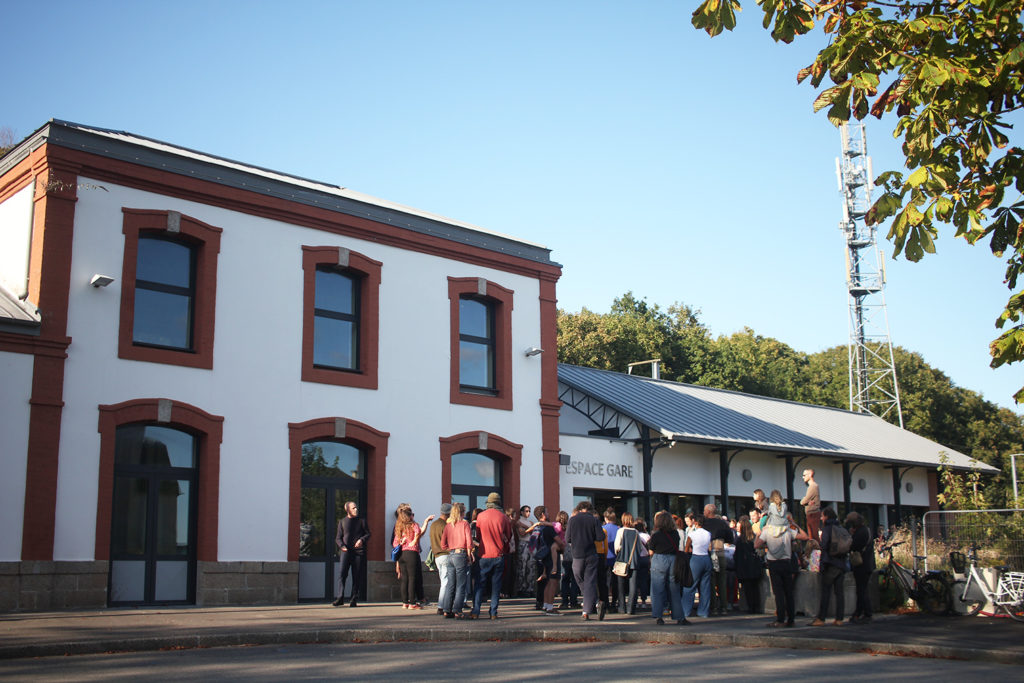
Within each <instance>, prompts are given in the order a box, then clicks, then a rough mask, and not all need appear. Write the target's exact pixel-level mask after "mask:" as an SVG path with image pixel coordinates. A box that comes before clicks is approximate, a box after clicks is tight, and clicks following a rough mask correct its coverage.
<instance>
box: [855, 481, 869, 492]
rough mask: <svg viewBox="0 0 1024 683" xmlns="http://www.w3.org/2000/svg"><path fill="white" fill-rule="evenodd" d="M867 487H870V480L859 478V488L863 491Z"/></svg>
mask: <svg viewBox="0 0 1024 683" xmlns="http://www.w3.org/2000/svg"><path fill="white" fill-rule="evenodd" d="M867 487H868V482H867V481H865V480H864V479H858V480H857V488H859V489H860V490H861V491H863V490H864V489H866V488H867Z"/></svg>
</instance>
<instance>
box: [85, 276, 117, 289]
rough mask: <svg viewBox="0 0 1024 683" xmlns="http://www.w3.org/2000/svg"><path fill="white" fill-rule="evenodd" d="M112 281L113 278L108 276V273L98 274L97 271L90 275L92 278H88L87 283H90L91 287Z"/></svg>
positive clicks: (103, 285)
mask: <svg viewBox="0 0 1024 683" xmlns="http://www.w3.org/2000/svg"><path fill="white" fill-rule="evenodd" d="M113 281H114V278H112V277H110V276H109V275H100V274H99V273H96V274H95V275H93V276H92V279H91V280H89V284H90V285H92V286H93V287H106V286H107V285H109V284H110V283H111V282H113Z"/></svg>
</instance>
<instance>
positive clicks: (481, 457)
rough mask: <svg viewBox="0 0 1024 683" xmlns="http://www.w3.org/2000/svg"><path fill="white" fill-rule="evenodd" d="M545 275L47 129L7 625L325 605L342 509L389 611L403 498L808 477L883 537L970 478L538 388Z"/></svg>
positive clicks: (795, 411) (550, 307)
mask: <svg viewBox="0 0 1024 683" xmlns="http://www.w3.org/2000/svg"><path fill="white" fill-rule="evenodd" d="M560 274H561V268H560V266H559V265H558V264H557V263H554V262H553V261H552V260H551V257H550V252H549V251H548V250H547V249H546V248H544V247H542V246H539V245H536V244H531V243H528V242H524V241H522V240H517V239H514V238H511V237H506V236H504V235H499V234H495V233H493V232H489V231H486V230H483V229H481V228H477V227H474V226H471V225H466V224H464V223H459V222H457V221H452V220H449V219H446V218H441V217H438V216H433V215H429V214H426V213H423V212H421V211H417V210H414V209H410V208H407V207H402V206H398V205H396V204H392V203H389V202H385V201H382V200H379V199H375V198H372V197H368V196H365V195H361V194H359V193H356V192H352V191H350V190H346V189H344V188H340V187H335V186H331V185H325V184H322V183H317V182H312V181H309V180H305V179H302V178H298V177H295V176H289V175H284V174H281V173H275V172H271V171H267V170H265V169H261V168H256V167H253V166H248V165H245V164H241V163H238V162H234V161H230V160H227V159H222V158H218V157H214V156H210V155H207V154H202V153H198V152H195V151H192V150H188V149H184V148H181V147H176V146H173V145H169V144H166V143H162V142H157V141H154V140H149V139H146V138H142V137H138V136H134V135H129V134H126V133H120V132H114V131H109V130H103V129H98V128H91V127H87V126H81V125H77V124H72V123H66V122H61V121H51V122H49V123H48V124H46V125H44V126H43V127H42V128H40V129H39V130H37V131H36V132H35V133H33V134H32V135H31V136H30V137H28V138H27V139H26V140H25V141H23V142H22V143H20V144H19V145H18V146H16V147H15V148H14V149H12V150H11V151H9V152H8V153H7V154H6V155H4V156H3V157H2V158H0V520H2V521H3V522H4V523H3V524H2V525H0V611H9V610H32V609H52V608H63V607H98V606H104V605H140V604H200V605H221V604H253V603H289V602H291V603H294V602H296V601H301V600H310V601H323V600H329V599H331V598H332V597H333V582H334V576H335V572H336V570H337V557H336V555H335V554H334V529H335V527H336V522H337V519H338V517H339V516H340V515H341V514H343V512H342V510H343V506H344V503H345V502H346V501H349V500H353V501H356V502H357V503H358V504H359V507H360V509H361V511H362V514H363V516H365V517H366V518H367V521H368V522H369V525H370V529H371V533H372V536H371V539H370V543H369V547H368V557H369V560H370V563H369V564H370V572H369V577H368V580H367V585H366V586H365V587H364V589H365V594H366V596H367V597H368V599H371V600H380V599H388V598H390V597H391V596H392V593H391V589H392V586H393V585H394V571H393V569H392V567H391V564H390V563H389V562H388V561H387V557H388V554H389V553H388V549H389V548H390V545H391V544H390V540H391V539H390V533H391V529H392V525H393V519H394V517H393V511H394V509H395V507H396V506H397V505H398V503H400V502H409V503H411V504H412V506H413V509H414V510H415V511H416V513H417V518H418V519H421V520H422V519H423V518H425V517H426V516H427V515H428V514H432V513H436V511H437V508H438V506H439V504H440V503H441V502H443V501H451V500H459V501H462V502H465V503H466V504H467V505H468V507H469V508H473V507H477V506H479V507H482V504H483V499H484V498H485V497H486V495H487V494H488V493H489V492H491V491H492V490H497V491H499V492H501V494H502V496H503V499H504V504H505V506H511V507H517V506H519V505H520V504H521V503H522V504H529V505H536V504H539V503H541V502H543V503H544V504H545V505H546V506H547V507H548V508H549V509H551V510H557V509H566V510H568V509H571V508H572V506H573V505H574V503H575V501H576V500H578V499H579V498H584V497H586V498H590V499H592V500H594V502H596V503H597V504H598V506H599V507H601V508H604V507H606V506H608V505H612V506H614V507H616V508H617V509H618V510H619V511H620V512H621V511H624V510H627V509H628V510H630V511H631V512H634V513H638V512H639V513H641V514H649V513H650V510H651V509H659V508H666V509H670V510H672V511H674V512H684V511H685V510H686V509H691V508H696V507H699V506H700V505H703V504H704V503H705V502H711V501H719V502H721V503H724V507H725V508H727V509H728V510H729V511H730V513H732V514H736V513H737V512H740V511H743V507H744V505H745V502H739V501H741V500H742V501H749V496H750V493H751V491H752V489H753V488H754V487H760V488H763V489H765V490H766V491H768V490H770V489H771V488H779V489H780V490H782V491H783V492H784V493H785V494H788V497H790V498H791V499H792V498H793V497H794V496H795V497H796V498H797V499H798V498H799V495H797V494H800V495H802V491H799V490H798V491H796V492H794V491H793V487H794V482H795V484H797V485H799V483H800V482H799V470H798V469H797V467H798V466H800V469H803V468H805V467H813V468H814V469H815V470H816V471H817V473H818V474H817V476H818V480H819V482H820V484H821V488H822V495H823V497H824V498H825V499H826V500H828V501H839V500H842V501H843V502H844V505H846V507H853V508H857V509H861V510H863V511H865V512H866V514H867V515H868V517H869V519H871V520H872V521H880V522H883V523H884V522H886V521H887V520H888V519H889V517H890V514H889V510H890V509H892V510H893V511H894V512H895V513H897V514H898V511H899V510H900V509H901V507H902V508H907V507H913V508H919V509H920V508H925V507H928V506H930V505H933V504H934V500H935V497H934V492H935V476H934V469H935V467H936V465H937V464H938V462H939V453H940V451H943V450H945V452H946V453H947V455H948V457H949V458H950V460H951V461H952V464H954V465H955V466H958V467H967V466H969V464H970V463H969V461H968V459H967V458H966V456H963V455H962V454H959V453H955V452H953V451H950V450H948V449H942V447H941V446H939V445H938V444H935V443H932V442H930V441H927V440H925V439H921V438H920V437H916V436H914V435H912V434H909V433H908V432H904V431H903V430H899V429H897V428H895V427H892V426H891V425H888V424H886V423H884V422H882V421H881V420H878V419H876V418H873V417H870V416H863V415H854V414H852V413H847V412H846V411H835V410H832V409H828V408H821V407H817V406H806V405H801V404H793V403H789V402H784V401H775V400H774V399H765V398H760V397H754V396H748V395H744V394H737V393H734V392H720V391H717V390H713V389H707V388H702V387H691V386H687V385H680V384H675V383H671V382H654V381H652V380H644V379H642V378H637V377H630V376H627V375H621V374H618V373H609V372H603V371H598V370H588V369H585V368H576V367H573V366H558V365H557V361H556V354H555V352H556V346H557V343H556V342H557V339H556V337H557V310H556V298H555V285H556V282H557V281H558V278H559V276H560ZM541 349H543V351H540V350H541ZM563 402H564V404H563ZM560 432H561V434H560ZM560 451H561V452H560ZM989 469H990V468H989ZM730 492H732V493H731V494H730ZM730 495H731V496H732V498H730ZM730 501H732V502H730ZM648 508H650V509H648Z"/></svg>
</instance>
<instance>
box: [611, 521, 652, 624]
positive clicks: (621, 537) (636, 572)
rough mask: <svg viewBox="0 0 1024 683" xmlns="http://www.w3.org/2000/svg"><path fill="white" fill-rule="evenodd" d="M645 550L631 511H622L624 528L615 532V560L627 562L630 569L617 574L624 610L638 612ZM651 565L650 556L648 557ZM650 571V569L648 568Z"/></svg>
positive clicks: (648, 563)
mask: <svg viewBox="0 0 1024 683" xmlns="http://www.w3.org/2000/svg"><path fill="white" fill-rule="evenodd" d="M641 550H643V546H642V542H641V541H640V533H639V532H638V531H637V530H636V522H635V520H634V519H633V515H632V514H631V513H629V512H623V513H622V528H621V529H619V533H617V534H615V562H616V563H619V562H625V563H626V567H627V569H628V571H629V574H628V575H627V576H622V575H621V574H620V575H617V576H616V577H615V578H616V579H617V580H618V582H619V599H620V600H622V611H623V612H625V613H626V614H636V596H637V586H638V585H640V581H641V577H640V571H641V565H640V560H641V557H640V551H641ZM647 566H648V568H649V567H650V558H647ZM648 571H649V569H648Z"/></svg>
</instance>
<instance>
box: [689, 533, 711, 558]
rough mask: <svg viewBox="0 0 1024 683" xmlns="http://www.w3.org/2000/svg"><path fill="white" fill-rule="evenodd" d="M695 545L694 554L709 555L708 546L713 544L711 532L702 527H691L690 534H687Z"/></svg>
mask: <svg viewBox="0 0 1024 683" xmlns="http://www.w3.org/2000/svg"><path fill="white" fill-rule="evenodd" d="M687 538H689V539H690V543H691V544H692V545H693V554H694V555H707V554H708V546H710V545H711V532H710V531H708V530H707V529H702V528H700V527H695V526H694V527H690V534H689V535H688V536H687Z"/></svg>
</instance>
